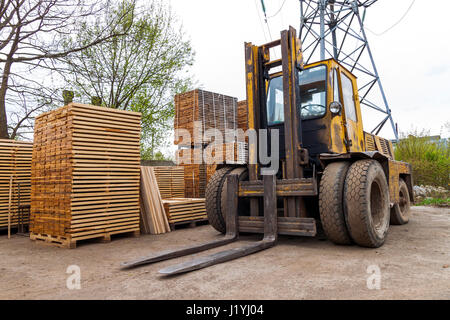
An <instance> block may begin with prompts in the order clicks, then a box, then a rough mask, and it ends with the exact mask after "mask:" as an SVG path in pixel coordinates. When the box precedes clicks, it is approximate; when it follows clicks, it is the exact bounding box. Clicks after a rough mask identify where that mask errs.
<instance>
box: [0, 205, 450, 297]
mask: <svg viewBox="0 0 450 320" xmlns="http://www.w3.org/2000/svg"><path fill="white" fill-rule="evenodd" d="M220 236H221V235H220V234H218V233H217V232H216V231H215V230H214V229H213V228H212V227H211V226H209V225H205V226H200V227H197V228H186V229H181V230H177V231H175V232H171V233H167V234H163V235H146V236H141V237H138V238H133V237H123V236H122V237H120V236H119V237H115V238H113V240H112V241H111V242H110V243H98V242H94V241H88V242H84V243H83V242H82V243H81V244H80V245H79V246H78V248H77V249H63V248H58V247H54V246H51V245H47V244H44V243H41V242H39V243H34V242H32V241H31V240H29V239H28V238H25V237H21V236H17V235H14V236H13V237H12V238H11V239H10V240H8V238H7V236H6V235H4V233H3V234H2V235H1V236H0V256H1V259H0V283H1V288H2V290H1V291H0V298H1V299H450V209H448V208H445V209H444V208H430V207H414V208H412V217H411V220H410V222H409V224H407V225H404V226H391V228H390V231H389V235H388V238H387V241H386V243H385V245H384V246H383V247H381V248H378V249H367V248H361V247H358V246H336V245H334V244H332V243H331V242H329V241H327V240H324V239H323V237H320V236H319V237H315V238H295V237H280V239H279V243H278V245H277V246H276V247H274V248H271V249H268V250H265V251H262V252H259V253H256V254H253V255H250V256H247V257H244V258H241V259H238V260H234V261H230V262H227V263H223V264H219V265H215V266H212V267H209V268H206V269H202V270H198V271H194V272H191V273H188V274H183V275H179V276H175V277H170V278H166V277H164V276H161V275H160V274H158V270H159V269H161V268H163V267H166V266H169V265H172V264H176V263H179V262H182V261H187V260H189V259H190V258H191V257H183V258H178V259H173V260H168V261H164V262H159V263H156V264H153V265H148V266H143V267H140V268H137V269H132V270H127V271H122V270H120V263H121V262H123V261H128V260H132V259H135V258H138V257H141V256H145V255H149V254H151V253H155V252H157V251H160V250H166V249H173V248H177V247H180V246H185V245H188V244H195V243H202V242H204V241H208V240H212V239H218V238H219V237H220ZM258 239H260V237H259V236H256V235H246V236H243V237H241V241H240V242H237V243H234V244H231V245H228V246H226V247H225V248H232V247H237V246H239V245H240V244H242V243H246V242H249V241H256V240H258ZM223 249H224V248H216V249H213V250H209V251H206V252H203V253H199V254H197V255H196V256H200V255H206V254H210V253H213V252H218V251H221V250H223ZM70 266H72V267H70ZM74 266H75V267H74ZM78 268H79V270H80V287H81V288H80V289H77V286H76V283H77V282H76V281H75V280H74V279H75V278H74V277H75V276H76V275H77V274H76V273H67V271H69V272H74V271H75V272H76V270H78ZM68 287H70V288H72V289H69V288H68ZM377 287H378V288H379V289H377Z"/></svg>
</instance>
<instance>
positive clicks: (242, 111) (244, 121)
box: [237, 100, 248, 131]
mask: <svg viewBox="0 0 450 320" xmlns="http://www.w3.org/2000/svg"><path fill="white" fill-rule="evenodd" d="M247 117H248V109H247V100H243V101H239V102H238V107H237V119H238V123H237V126H238V128H239V129H243V130H244V131H247V130H248V118H247Z"/></svg>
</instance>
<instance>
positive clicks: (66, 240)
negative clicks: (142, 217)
mask: <svg viewBox="0 0 450 320" xmlns="http://www.w3.org/2000/svg"><path fill="white" fill-rule="evenodd" d="M119 233H120V234H125V233H130V234H131V235H132V236H134V237H138V236H139V235H140V230H139V229H129V230H122V231H120V232H107V233H102V234H97V235H95V236H92V237H91V236H87V237H79V238H70V237H63V236H52V235H49V234H41V233H34V232H31V233H30V239H31V240H33V241H36V242H44V243H47V244H50V245H53V246H56V247H60V248H68V249H75V248H76V247H77V244H78V243H79V241H83V240H88V239H99V240H100V241H101V242H103V243H107V242H110V241H111V236H112V235H115V234H119Z"/></svg>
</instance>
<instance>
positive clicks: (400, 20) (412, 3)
mask: <svg viewBox="0 0 450 320" xmlns="http://www.w3.org/2000/svg"><path fill="white" fill-rule="evenodd" d="M415 2H416V0H412V2H411V4H410V5H409V7H408V9H407V10H406V12H405V13H404V14H403V16H402V17H401V18H400V19H399V20H398V21H397V22H396V23H394V24H393V25H392V26H390V27H389V28H387V29H386V30H384V31H383V32H381V33H376V32H374V31H372V30H370V29H369V28H367V27H366V26H364V28H365V29H367V30H368V31H369V32H370V33H372V34H374V35H376V36H382V35H383V34H385V33H387V32H389V31H390V30H392V29H393V28H394V27H396V26H397V25H398V24H399V23H400V22H402V21H403V19H405V17H406V16H407V15H408V13H409V11H411V8H412V6H413V5H414V3H415Z"/></svg>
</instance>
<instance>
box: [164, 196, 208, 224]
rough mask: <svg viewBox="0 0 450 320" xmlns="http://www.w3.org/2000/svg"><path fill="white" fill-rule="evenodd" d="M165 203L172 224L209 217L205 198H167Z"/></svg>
mask: <svg viewBox="0 0 450 320" xmlns="http://www.w3.org/2000/svg"><path fill="white" fill-rule="evenodd" d="M163 204H164V208H165V210H166V214H167V217H168V219H169V223H170V224H177V223H181V222H191V221H195V220H204V219H207V215H206V208H205V199H165V200H163Z"/></svg>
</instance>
